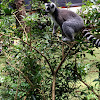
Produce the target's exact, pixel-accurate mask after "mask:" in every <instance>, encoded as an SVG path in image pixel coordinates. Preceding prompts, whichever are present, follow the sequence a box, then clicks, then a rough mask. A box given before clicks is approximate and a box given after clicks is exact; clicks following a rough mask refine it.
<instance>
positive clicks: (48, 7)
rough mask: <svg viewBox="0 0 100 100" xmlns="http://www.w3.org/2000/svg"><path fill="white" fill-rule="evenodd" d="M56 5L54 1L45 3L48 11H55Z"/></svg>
mask: <svg viewBox="0 0 100 100" xmlns="http://www.w3.org/2000/svg"><path fill="white" fill-rule="evenodd" d="M55 8H56V5H55V4H54V3H45V11H46V12H47V13H53V12H54V11H55Z"/></svg>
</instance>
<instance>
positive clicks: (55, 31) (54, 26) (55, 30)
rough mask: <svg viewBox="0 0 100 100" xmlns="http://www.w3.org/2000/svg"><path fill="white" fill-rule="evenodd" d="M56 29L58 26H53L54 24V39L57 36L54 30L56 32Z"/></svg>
mask: <svg viewBox="0 0 100 100" xmlns="http://www.w3.org/2000/svg"><path fill="white" fill-rule="evenodd" d="M57 28H58V25H55V24H54V26H53V32H52V33H53V35H54V36H55V37H56V36H57V34H56V30H57Z"/></svg>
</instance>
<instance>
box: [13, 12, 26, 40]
mask: <svg viewBox="0 0 100 100" xmlns="http://www.w3.org/2000/svg"><path fill="white" fill-rule="evenodd" d="M13 14H14V16H15V18H16V19H17V21H18V22H19V24H20V26H21V27H22V29H23V30H24V33H25V35H26V42H27V40H28V35H27V32H26V30H25V28H26V27H25V28H24V26H23V25H22V24H21V22H20V21H19V19H18V18H17V17H16V15H15V13H13Z"/></svg>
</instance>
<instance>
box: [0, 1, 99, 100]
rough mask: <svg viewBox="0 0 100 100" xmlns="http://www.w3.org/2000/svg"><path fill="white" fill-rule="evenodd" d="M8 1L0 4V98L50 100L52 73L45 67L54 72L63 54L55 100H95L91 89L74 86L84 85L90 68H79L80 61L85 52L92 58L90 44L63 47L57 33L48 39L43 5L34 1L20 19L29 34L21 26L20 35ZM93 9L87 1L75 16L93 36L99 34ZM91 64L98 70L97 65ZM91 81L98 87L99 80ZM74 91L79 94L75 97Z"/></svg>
mask: <svg viewBox="0 0 100 100" xmlns="http://www.w3.org/2000/svg"><path fill="white" fill-rule="evenodd" d="M12 1H13V0H8V1H6V0H3V1H2V3H1V4H0V5H1V8H2V10H1V14H2V16H1V17H0V18H1V19H0V30H1V31H0V39H1V41H3V50H2V54H3V56H4V57H5V63H6V64H5V67H4V68H3V69H2V74H4V73H5V72H6V74H4V77H3V80H2V81H1V83H2V87H1V88H2V89H0V91H1V94H0V96H2V98H4V99H5V100H14V99H15V100H23V99H24V100H50V99H51V97H52V95H51V92H52V74H53V73H52V72H51V69H50V68H49V65H48V64H50V65H51V66H52V69H53V70H54V69H56V68H57V66H58V65H59V64H60V63H61V60H62V58H63V54H64V55H67V57H66V60H65V61H64V63H63V65H62V66H61V68H60V69H59V71H58V74H57V76H56V100H70V99H71V98H74V97H75V98H78V99H81V100H87V99H88V95H92V96H91V97H94V98H95V99H96V98H97V97H96V96H97V95H99V94H98V93H97V95H96V94H95V92H93V91H94V88H95V87H93V86H89V85H88V84H85V85H86V86H87V88H86V89H84V90H80V86H76V84H78V82H79V81H81V82H83V83H85V82H84V81H85V80H84V79H85V78H84V77H85V76H86V75H87V74H88V69H89V68H90V67H91V65H89V64H83V63H82V60H83V58H84V57H85V53H86V52H87V53H89V54H91V55H95V54H94V51H93V50H92V48H93V45H92V43H88V42H87V41H84V40H85V39H84V38H82V37H81V36H79V37H78V38H77V40H76V41H77V42H76V43H75V44H74V43H70V44H67V43H63V42H62V41H61V34H60V32H59V30H58V33H57V34H58V37H54V36H52V22H51V21H50V19H49V18H48V16H47V15H46V14H45V12H44V10H43V9H44V4H43V3H41V2H40V1H38V0H33V4H34V5H33V4H32V9H33V10H34V12H32V14H30V13H29V12H27V13H26V16H22V18H23V21H24V24H25V26H27V27H29V29H30V31H29V32H26V30H25V27H23V25H22V23H21V22H20V28H22V30H23V31H19V30H20V29H19V28H16V24H15V23H16V14H15V12H16V10H13V9H11V8H8V5H9V3H11V2H12ZM5 4H6V5H5ZM93 5H94V4H93V3H91V2H89V1H87V2H86V5H83V6H82V9H81V10H80V11H79V12H78V13H79V14H80V15H81V16H82V18H83V19H84V21H85V25H86V27H87V28H89V29H91V30H90V31H91V32H92V33H94V34H95V35H96V34H100V20H99V19H100V14H99V13H100V12H99V11H100V7H98V8H96V7H95V8H92V6H93ZM38 8H39V9H38ZM94 16H95V18H94ZM63 46H64V47H63ZM77 60H79V62H78V61H77ZM47 61H49V63H48V62H47ZM95 63H96V65H97V68H98V69H100V62H95ZM98 73H99V72H98ZM0 75H1V74H0ZM83 80H84V81H83ZM94 81H96V86H97V87H98V84H99V82H100V80H99V79H96V80H94ZM77 90H79V94H77V93H76V91H77ZM88 90H90V91H92V92H89V91H88ZM95 90H96V89H95ZM97 91H98V88H97V90H96V92H97ZM86 96H87V98H86ZM91 97H90V98H91ZM90 98H89V99H90Z"/></svg>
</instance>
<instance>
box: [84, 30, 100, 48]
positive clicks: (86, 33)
mask: <svg viewBox="0 0 100 100" xmlns="http://www.w3.org/2000/svg"><path fill="white" fill-rule="evenodd" d="M83 34H84V37H86V39H87V40H88V41H91V42H92V43H93V44H95V45H96V47H100V39H97V38H95V37H94V36H93V35H92V34H91V33H90V32H89V30H86V29H84V30H83Z"/></svg>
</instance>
